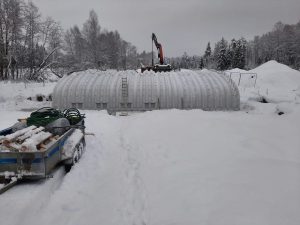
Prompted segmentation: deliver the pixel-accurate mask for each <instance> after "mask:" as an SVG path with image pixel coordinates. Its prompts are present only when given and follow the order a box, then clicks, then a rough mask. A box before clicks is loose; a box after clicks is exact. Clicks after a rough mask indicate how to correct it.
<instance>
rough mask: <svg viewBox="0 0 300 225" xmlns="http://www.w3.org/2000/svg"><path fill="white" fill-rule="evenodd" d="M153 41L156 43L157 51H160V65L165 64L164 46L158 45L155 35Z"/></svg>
mask: <svg viewBox="0 0 300 225" xmlns="http://www.w3.org/2000/svg"><path fill="white" fill-rule="evenodd" d="M152 41H153V42H154V44H155V46H156V48H157V51H158V58H159V63H160V64H161V65H163V64H164V54H163V49H162V45H161V44H160V43H158V41H157V38H156V35H155V34H154V33H152Z"/></svg>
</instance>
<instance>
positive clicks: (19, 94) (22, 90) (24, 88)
mask: <svg viewBox="0 0 300 225" xmlns="http://www.w3.org/2000/svg"><path fill="white" fill-rule="evenodd" d="M55 85H56V82H46V83H44V84H43V83H34V82H29V83H23V82H10V81H8V82H4V81H0V110H2V111H3V110H5V111H6V110H15V109H18V110H20V109H33V108H35V109H36V108H41V107H45V106H51V102H37V101H30V100H28V98H29V97H35V96H36V95H37V94H39V95H44V96H49V95H50V94H51V93H52V91H53V89H54V87H55Z"/></svg>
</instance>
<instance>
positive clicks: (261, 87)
mask: <svg viewBox="0 0 300 225" xmlns="http://www.w3.org/2000/svg"><path fill="white" fill-rule="evenodd" d="M249 72H250V73H257V81H256V86H255V87H254V85H251V84H252V83H253V81H254V79H247V78H246V79H244V77H242V81H243V82H241V85H240V86H239V90H240V95H241V105H242V106H241V108H243V107H244V106H245V105H248V106H249V105H251V107H254V108H255V107H263V108H266V106H261V105H257V104H256V103H254V102H253V101H256V102H257V101H261V100H262V99H265V101H266V102H268V103H269V106H267V107H268V108H269V109H270V108H273V109H272V111H273V112H277V111H278V110H277V108H278V107H279V108H282V107H281V106H279V105H282V104H285V106H284V109H287V110H285V112H286V113H290V112H291V111H293V110H294V108H295V107H294V105H295V104H296V105H298V104H299V103H300V72H299V71H297V70H293V69H291V68H290V67H288V66H286V65H283V64H280V63H278V62H276V61H269V62H267V63H265V64H263V65H261V66H259V67H257V68H255V69H253V70H251V71H249ZM243 79H244V80H243ZM296 107H297V106H296ZM267 111H268V109H267ZM255 112H258V110H256V111H255ZM262 112H266V111H264V110H263V109H262Z"/></svg>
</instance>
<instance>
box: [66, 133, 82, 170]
mask: <svg viewBox="0 0 300 225" xmlns="http://www.w3.org/2000/svg"><path fill="white" fill-rule="evenodd" d="M84 149H85V140H84V138H83V139H82V140H81V141H80V143H79V144H78V145H77V146H76V147H75V150H74V152H73V156H72V159H71V163H67V164H65V171H66V173H68V172H70V170H71V169H72V167H73V166H74V165H75V164H76V163H77V162H78V161H79V159H80V158H81V156H82V154H83V152H84Z"/></svg>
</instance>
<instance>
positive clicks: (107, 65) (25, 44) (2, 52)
mask: <svg viewBox="0 0 300 225" xmlns="http://www.w3.org/2000/svg"><path fill="white" fill-rule="evenodd" d="M145 57H146V58H147V57H149V54H146V53H145V56H144V58H145ZM139 59H140V61H143V55H142V54H141V56H139V54H138V53H137V49H136V47H135V46H134V45H132V44H131V43H129V42H127V41H125V40H123V39H122V38H121V36H120V34H119V33H118V31H108V30H106V29H102V28H101V26H100V24H99V21H98V17H97V14H96V13H95V12H94V11H93V10H92V11H91V12H90V14H89V18H88V19H87V21H86V22H85V23H84V24H83V26H82V28H79V27H78V26H77V25H76V26H74V27H72V28H70V29H68V30H67V31H64V30H63V29H62V27H61V25H60V24H59V22H57V21H55V20H54V19H52V18H51V17H47V18H43V17H42V15H41V13H40V12H39V9H38V7H37V6H36V5H35V4H33V3H32V2H30V1H29V2H28V3H27V2H25V1H23V0H0V80H6V79H11V80H17V79H29V80H39V79H43V74H44V73H43V72H44V71H46V70H49V69H50V70H51V71H52V72H53V73H55V74H56V75H58V76H61V75H62V74H65V73H68V72H72V71H77V70H84V69H91V68H96V69H136V68H137V66H138V63H139Z"/></svg>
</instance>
